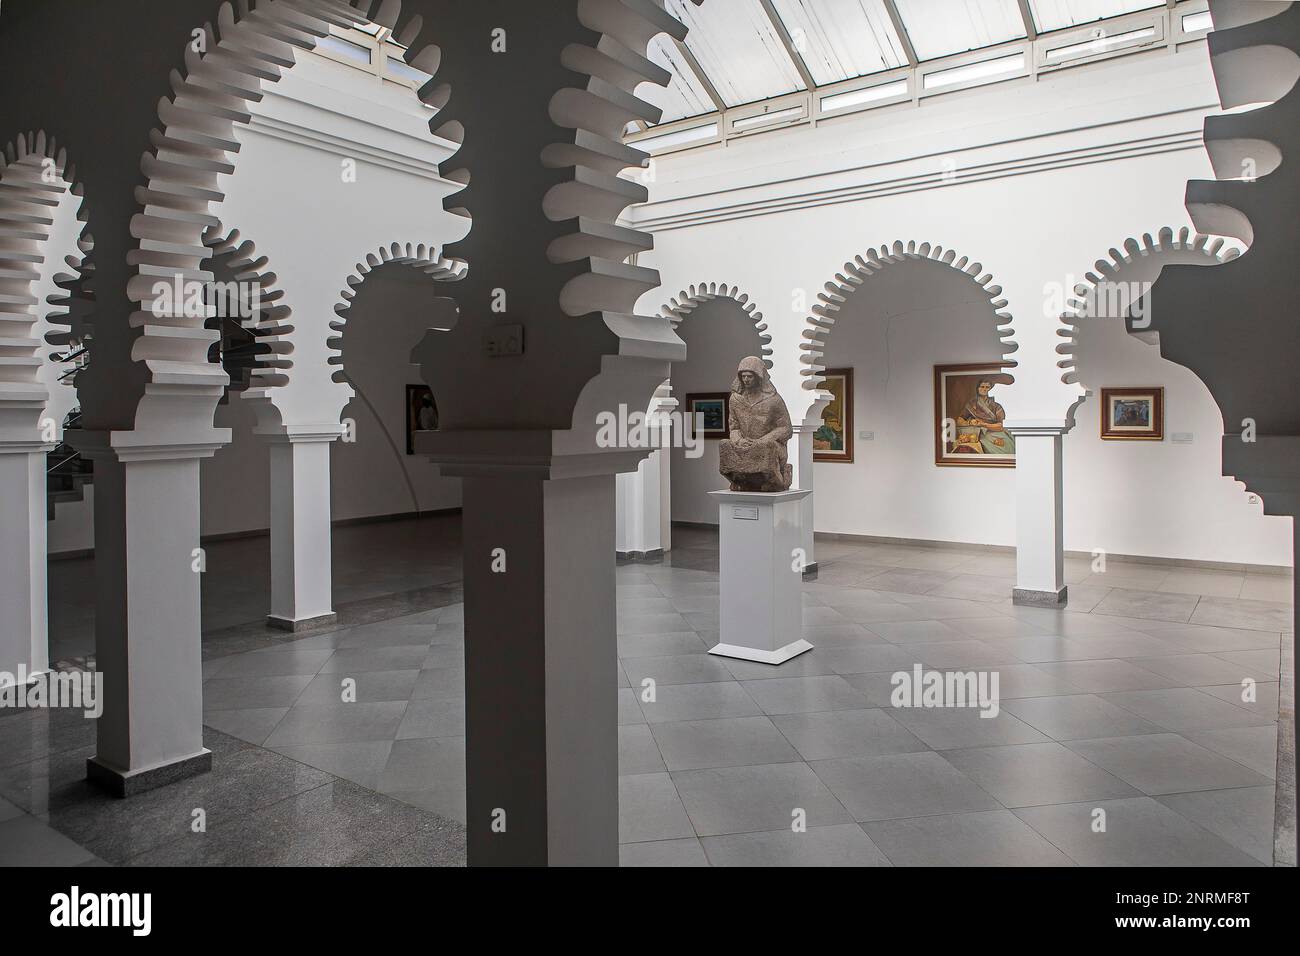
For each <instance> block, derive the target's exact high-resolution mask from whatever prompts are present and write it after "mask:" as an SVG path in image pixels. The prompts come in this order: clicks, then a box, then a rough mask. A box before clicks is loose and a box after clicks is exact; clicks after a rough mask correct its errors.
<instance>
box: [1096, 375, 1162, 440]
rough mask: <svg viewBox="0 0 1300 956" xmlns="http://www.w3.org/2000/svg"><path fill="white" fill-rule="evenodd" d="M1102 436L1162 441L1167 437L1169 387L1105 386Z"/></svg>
mask: <svg viewBox="0 0 1300 956" xmlns="http://www.w3.org/2000/svg"><path fill="white" fill-rule="evenodd" d="M1101 437H1102V438H1103V439H1104V440H1106V441H1162V440H1163V439H1164V437H1165V390H1164V389H1163V388H1160V387H1158V386H1157V387H1153V388H1103V389H1102V390H1101Z"/></svg>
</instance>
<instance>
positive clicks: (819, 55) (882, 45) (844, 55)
mask: <svg viewBox="0 0 1300 956" xmlns="http://www.w3.org/2000/svg"><path fill="white" fill-rule="evenodd" d="M772 6H773V8H774V9H775V10H776V12H777V15H778V16H779V17H780V18H781V20H782V21H783V22H784V23H785V26H786V29H787V31H789V34H790V39H791V41H792V43H793V45H794V48H795V50H796V52H798V53H799V54H801V55H802V56H803V61H804V63H805V64H807V66H808V72H809V73H811V74H812V77H813V79H814V80H815V81H816V82H817V85H818V86H825V85H826V84H828V83H838V82H840V81H841V80H848V79H852V78H854V77H858V76H867V75H868V74H871V73H879V72H881V71H882V70H892V69H894V68H895V67H900V66H906V65H907V54H906V53H904V51H903V44H902V42H901V41H900V40H899V38H898V33H897V32H896V31H895V30H894V25H893V23H892V22H891V21H890V19H889V13H888V12H887V11H886V10H885V4H884V0H772Z"/></svg>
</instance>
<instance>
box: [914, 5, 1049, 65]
mask: <svg viewBox="0 0 1300 956" xmlns="http://www.w3.org/2000/svg"><path fill="white" fill-rule="evenodd" d="M893 3H894V6H895V7H896V8H897V9H898V13H899V16H900V17H901V18H902V21H903V26H904V28H905V29H906V30H907V35H908V38H909V39H910V40H911V41H912V48H913V49H914V50H915V51H916V56H917V58H918V59H919V60H920V61H921V62H922V63H924V62H926V61H929V60H939V59H943V58H945V57H949V56H960V55H962V54H965V53H973V52H978V51H982V50H988V49H992V48H994V47H998V46H1001V45H1002V44H1004V43H1014V42H1016V41H1017V40H1027V39H1028V38H1029V31H1028V28H1027V26H1026V24H1025V20H1024V17H1023V16H1022V15H1021V11H1020V6H1019V4H1018V3H1017V0H893ZM963 21H964V24H963ZM963 31H965V32H966V33H967V34H968V35H970V36H972V38H973V39H974V40H975V41H976V42H975V44H974V45H973V46H962V45H961V40H960V39H956V37H958V36H959V35H960V34H961V33H962V32H963Z"/></svg>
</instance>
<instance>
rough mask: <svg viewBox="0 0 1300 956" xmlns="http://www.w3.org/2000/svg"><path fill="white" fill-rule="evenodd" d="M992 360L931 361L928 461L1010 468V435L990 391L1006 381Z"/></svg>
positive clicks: (1012, 455) (1013, 443)
mask: <svg viewBox="0 0 1300 956" xmlns="http://www.w3.org/2000/svg"><path fill="white" fill-rule="evenodd" d="M1010 383H1011V376H1010V375H1009V374H1008V373H1007V372H1006V366H1004V365H998V364H996V363H978V362H977V363H967V364H964V365H936V366H935V367H934V463H935V464H936V465H943V466H951V467H957V468H1014V467H1015V466H1016V439H1015V436H1013V435H1012V434H1011V433H1010V432H1008V431H1007V430H1006V428H1005V427H1004V425H1003V423H1004V422H1005V421H1006V417H1007V413H1006V410H1005V409H1004V408H1003V407H1002V406H1001V404H999V403H998V402H997V401H996V400H995V399H994V398H993V395H992V392H993V389H995V388H996V387H997V386H999V385H1009V384H1010Z"/></svg>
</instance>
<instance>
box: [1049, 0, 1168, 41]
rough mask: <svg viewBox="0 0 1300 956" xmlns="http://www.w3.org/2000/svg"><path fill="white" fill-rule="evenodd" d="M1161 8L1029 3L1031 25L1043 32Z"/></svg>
mask: <svg viewBox="0 0 1300 956" xmlns="http://www.w3.org/2000/svg"><path fill="white" fill-rule="evenodd" d="M1164 5H1165V0H1029V8H1030V9H1031V10H1032V11H1033V13H1034V23H1036V24H1037V25H1038V29H1039V30H1040V31H1042V32H1044V33H1046V32H1047V31H1048V30H1061V29H1064V28H1065V27H1074V26H1079V25H1080V24H1083V23H1092V22H1094V21H1095V20H1101V19H1104V18H1106V17H1117V16H1120V15H1121V14H1124V13H1135V12H1136V11H1138V10H1150V9H1152V8H1154V7H1163V6H1164Z"/></svg>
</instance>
